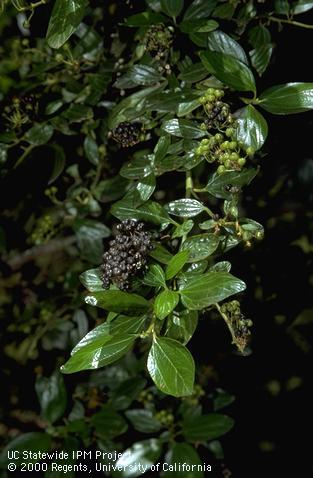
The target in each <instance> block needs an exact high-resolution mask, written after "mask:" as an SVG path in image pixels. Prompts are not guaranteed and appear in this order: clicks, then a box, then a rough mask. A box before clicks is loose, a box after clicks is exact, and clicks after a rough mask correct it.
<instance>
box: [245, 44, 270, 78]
mask: <svg viewBox="0 0 313 478" xmlns="http://www.w3.org/2000/svg"><path fill="white" fill-rule="evenodd" d="M272 53H273V45H272V44H271V43H264V44H263V45H260V46H258V47H257V48H254V50H251V51H250V52H249V55H250V58H251V63H252V65H253V67H254V68H255V69H256V71H257V72H258V73H259V75H260V76H262V75H263V73H264V72H265V70H266V68H267V67H268V65H269V62H270V60H271V56H272Z"/></svg>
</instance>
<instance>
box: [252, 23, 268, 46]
mask: <svg viewBox="0 0 313 478" xmlns="http://www.w3.org/2000/svg"><path fill="white" fill-rule="evenodd" d="M248 35H249V43H250V45H251V46H252V47H253V48H257V47H258V46H260V45H264V43H271V34H270V31H269V30H268V28H266V27H265V26H263V25H257V26H255V27H253V28H251V30H249V33H248Z"/></svg>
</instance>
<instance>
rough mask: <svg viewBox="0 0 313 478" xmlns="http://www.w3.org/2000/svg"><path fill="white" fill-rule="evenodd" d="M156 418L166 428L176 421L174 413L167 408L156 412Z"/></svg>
mask: <svg viewBox="0 0 313 478" xmlns="http://www.w3.org/2000/svg"><path fill="white" fill-rule="evenodd" d="M155 418H156V419H157V420H159V422H161V423H162V425H163V426H164V427H166V428H169V427H170V426H171V425H172V424H173V422H174V415H173V414H172V413H170V412H168V411H167V410H160V411H159V412H157V413H156V415H155Z"/></svg>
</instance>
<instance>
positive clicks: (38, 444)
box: [0, 432, 51, 466]
mask: <svg viewBox="0 0 313 478" xmlns="http://www.w3.org/2000/svg"><path fill="white" fill-rule="evenodd" d="M50 447H51V437H50V435H48V434H47V433H40V432H30V433H23V434H22V435H19V436H17V437H16V438H14V439H13V440H12V441H10V442H9V443H8V444H7V446H6V447H5V448H3V450H2V451H1V454H0V464H1V466H6V465H7V463H8V461H9V457H8V452H10V451H13V452H19V454H20V458H19V459H18V460H19V461H22V460H23V458H22V453H23V451H25V450H27V451H28V452H33V453H38V452H42V453H44V452H47V451H49V450H50ZM10 461H11V460H10ZM24 461H25V460H24ZM28 461H29V462H31V463H32V462H36V461H38V460H36V459H35V458H29V459H28Z"/></svg>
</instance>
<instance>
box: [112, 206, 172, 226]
mask: <svg viewBox="0 0 313 478" xmlns="http://www.w3.org/2000/svg"><path fill="white" fill-rule="evenodd" d="M111 214H113V216H116V217H117V218H118V219H120V220H123V219H141V220H143V221H147V222H152V223H153V224H169V223H172V224H176V223H175V221H173V220H172V219H171V218H170V217H169V215H168V214H167V212H166V211H165V209H164V208H163V207H162V206H161V205H160V204H158V203H156V202H153V201H147V202H146V203H145V204H144V205H143V206H140V207H133V206H132V205H129V206H128V205H127V204H126V203H123V204H119V203H115V204H114V205H113V206H112V208H111Z"/></svg>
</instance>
